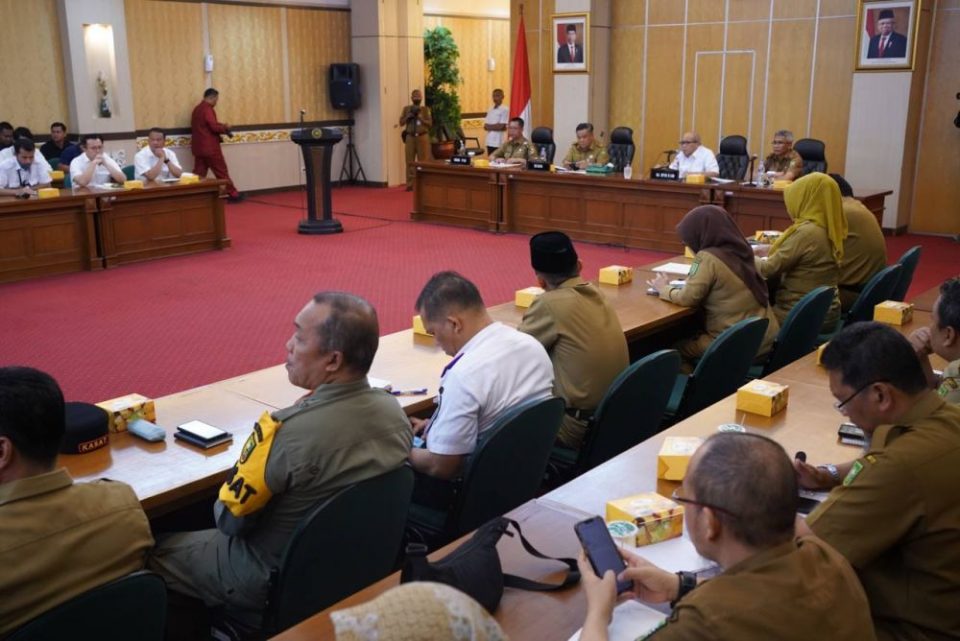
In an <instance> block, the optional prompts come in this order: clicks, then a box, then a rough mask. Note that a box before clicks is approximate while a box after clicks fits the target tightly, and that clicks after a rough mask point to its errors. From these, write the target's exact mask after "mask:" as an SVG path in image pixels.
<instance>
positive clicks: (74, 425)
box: [60, 403, 110, 454]
mask: <svg viewBox="0 0 960 641" xmlns="http://www.w3.org/2000/svg"><path fill="white" fill-rule="evenodd" d="M65 406H66V407H65V412H66V418H67V429H66V431H65V432H64V434H63V441H62V443H61V444H60V453H61V454H86V453H87V452H92V451H93V450H98V449H100V448H101V447H104V446H106V444H107V443H108V440H109V434H108V431H109V424H110V415H109V414H108V413H107V411H106V410H105V409H103V408H101V407H97V406H96V405H91V404H90V403H65Z"/></svg>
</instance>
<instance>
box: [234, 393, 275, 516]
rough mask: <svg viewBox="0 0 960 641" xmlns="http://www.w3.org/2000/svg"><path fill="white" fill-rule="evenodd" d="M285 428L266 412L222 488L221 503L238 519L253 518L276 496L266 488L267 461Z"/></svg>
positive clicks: (251, 433)
mask: <svg viewBox="0 0 960 641" xmlns="http://www.w3.org/2000/svg"><path fill="white" fill-rule="evenodd" d="M281 425H283V423H282V422H281V421H277V420H274V418H273V417H272V416H270V413H269V412H264V413H263V415H262V416H261V417H260V419H259V420H258V421H257V422H256V423H255V424H254V426H253V430H252V431H251V432H250V436H249V437H247V440H246V441H245V442H244V443H243V448H242V449H241V450H240V458H239V459H237V462H236V463H235V464H234V466H233V469H231V470H230V476H229V477H228V478H227V480H226V482H224V484H223V486H222V487H221V488H220V495H219V499H220V502H221V503H223V505H224V507H226V508H227V509H228V510H230V513H231V514H233V516H235V517H238V518H239V517H242V516H246V515H248V514H253V513H254V512H256V511H257V510H259V509H261V508H263V507H264V506H265V505H266V504H267V502H268V501H270V497H272V496H273V492H271V491H270V488H269V487H268V486H267V459H268V458H269V457H270V448H271V447H272V446H273V441H274V437H275V436H276V434H277V430H279V429H280V426H281Z"/></svg>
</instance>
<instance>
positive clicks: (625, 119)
mask: <svg viewBox="0 0 960 641" xmlns="http://www.w3.org/2000/svg"><path fill="white" fill-rule="evenodd" d="M637 4H639V3H637ZM615 24H616V22H615ZM642 52H643V31H642V30H641V29H633V30H626V29H612V30H611V34H610V59H611V60H612V61H613V65H616V66H617V67H620V68H623V67H626V69H623V70H621V71H620V74H619V75H618V76H617V77H615V78H614V79H611V83H610V114H609V119H608V126H609V129H610V130H611V131H612V130H613V128H614V127H619V126H624V127H630V128H631V129H633V141H634V143H635V144H639V141H640V140H641V139H642V136H643V131H642V129H641V125H640V112H641V108H642V104H643V96H642V91H643V65H642V64H625V62H626V61H634V60H636V61H639V60H640V57H641V55H642ZM639 166H640V165H639V163H638V162H637V156H636V155H635V156H634V167H635V168H636V167H639Z"/></svg>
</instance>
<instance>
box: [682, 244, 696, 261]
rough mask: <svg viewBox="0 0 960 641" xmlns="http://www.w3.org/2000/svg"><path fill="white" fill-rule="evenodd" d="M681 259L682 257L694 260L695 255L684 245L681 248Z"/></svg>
mask: <svg viewBox="0 0 960 641" xmlns="http://www.w3.org/2000/svg"><path fill="white" fill-rule="evenodd" d="M683 257H684V258H694V257H696V254H694V253H693V250H692V249H690V248H689V247H687V246H686V245H684V246H683Z"/></svg>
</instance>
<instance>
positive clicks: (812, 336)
mask: <svg viewBox="0 0 960 641" xmlns="http://www.w3.org/2000/svg"><path fill="white" fill-rule="evenodd" d="M833 293H834V289H833V287H826V286H824V287H817V288H816V289H813V290H810V291H809V292H807V294H806V295H805V296H804V297H803V298H801V299H800V300H799V301H797V304H796V305H794V306H793V308H792V309H791V310H790V313H789V314H787V317H786V318H785V319H784V320H783V324H782V325H781V326H780V331H779V332H778V333H777V338H776V340H775V341H774V343H773V349H771V350H770V356H769V357H768V358H767V362H766V363H764V364H762V365H755V366H753V367H751V368H750V374H749V375H750V378H761V377H763V376H766V375H767V374H769V373H770V372H774V371H776V370H778V369H780V368H781V367H785V366H787V365H789V364H790V363H792V362H793V361H795V360H797V359H798V358H802V357H804V356H806V355H807V354H809V353H810V352H812V351H813V348H814V347H816V346H817V344H818V343H817V337H818V336H819V334H820V328H821V327H823V319H824V318H826V317H827V312H828V311H830V303H832V302H833Z"/></svg>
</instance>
